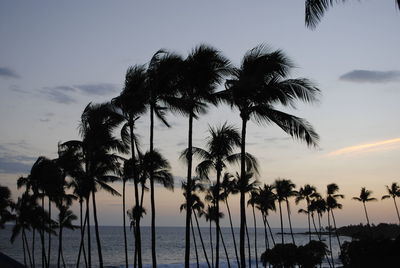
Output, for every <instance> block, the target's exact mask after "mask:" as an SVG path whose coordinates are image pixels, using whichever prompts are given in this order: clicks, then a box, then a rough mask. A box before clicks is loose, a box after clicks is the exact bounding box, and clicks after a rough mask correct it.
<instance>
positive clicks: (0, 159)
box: [0, 141, 36, 174]
mask: <svg viewBox="0 0 400 268" xmlns="http://www.w3.org/2000/svg"><path fill="white" fill-rule="evenodd" d="M27 147H29V146H28V145H27V144H26V142H25V141H19V142H16V143H7V144H5V145H0V173H11V174H14V173H16V174H18V173H28V172H29V171H30V169H31V167H32V164H33V163H34V161H35V160H36V158H35V157H31V156H27V155H25V154H23V153H21V152H18V151H21V150H22V151H23V150H26V148H27ZM12 148H16V149H17V151H16V150H14V149H12Z"/></svg>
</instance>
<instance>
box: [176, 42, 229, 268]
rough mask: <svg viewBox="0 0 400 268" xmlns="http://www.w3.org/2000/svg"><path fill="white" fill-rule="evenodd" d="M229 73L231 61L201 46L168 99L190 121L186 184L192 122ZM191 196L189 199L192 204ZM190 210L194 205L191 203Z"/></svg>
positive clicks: (187, 253)
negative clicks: (175, 92) (175, 90)
mask: <svg viewBox="0 0 400 268" xmlns="http://www.w3.org/2000/svg"><path fill="white" fill-rule="evenodd" d="M229 71H230V66H229V61H228V60H227V59H226V58H225V57H224V56H222V55H221V53H220V52H219V51H217V50H216V49H214V48H212V47H210V46H207V45H199V46H197V47H196V48H194V49H193V50H192V51H191V53H190V54H189V55H188V56H187V58H186V59H185V61H184V62H183V63H182V67H181V71H180V81H179V86H178V88H179V92H178V93H177V94H176V96H174V98H169V100H168V102H169V106H170V108H171V109H172V111H177V112H179V113H181V114H183V115H186V116H188V117H189V130H188V146H187V148H188V150H187V155H186V158H187V163H188V166H187V184H188V185H190V184H191V180H192V154H193V151H192V150H193V145H192V136H193V119H197V118H198V117H199V115H200V114H204V113H206V112H207V103H208V102H215V97H214V95H213V93H214V91H215V89H216V87H217V86H218V85H219V84H220V83H221V82H222V79H223V78H224V76H225V75H227V74H228V73H229ZM190 194H191V193H190V192H188V194H187V195H186V198H187V200H188V201H189V202H190V201H191V198H190ZM188 206H189V207H191V205H190V204H189V203H188ZM191 213H192V211H191V210H190V209H187V210H186V223H185V226H186V231H185V268H189V259H190V219H191Z"/></svg>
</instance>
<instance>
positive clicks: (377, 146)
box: [327, 138, 400, 156]
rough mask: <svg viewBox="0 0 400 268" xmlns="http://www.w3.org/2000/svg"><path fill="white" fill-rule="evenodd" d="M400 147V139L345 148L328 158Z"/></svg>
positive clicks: (329, 154) (334, 152) (331, 153)
mask: <svg viewBox="0 0 400 268" xmlns="http://www.w3.org/2000/svg"><path fill="white" fill-rule="evenodd" d="M399 145H400V138H396V139H390V140H383V141H378V142H374V143H367V144H360V145H354V146H349V147H345V148H342V149H339V150H336V151H333V152H330V153H328V154H327V156H338V155H349V154H355V153H368V152H377V151H385V150H390V149H393V148H396V147H398V146H399Z"/></svg>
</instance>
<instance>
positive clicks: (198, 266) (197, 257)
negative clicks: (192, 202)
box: [190, 219, 200, 268]
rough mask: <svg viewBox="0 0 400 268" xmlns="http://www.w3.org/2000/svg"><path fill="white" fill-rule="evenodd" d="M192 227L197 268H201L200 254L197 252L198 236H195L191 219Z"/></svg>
mask: <svg viewBox="0 0 400 268" xmlns="http://www.w3.org/2000/svg"><path fill="white" fill-rule="evenodd" d="M190 227H191V229H192V236H193V243H194V252H195V253H196V264H197V268H200V264H199V253H198V252H197V244H196V236H195V235H194V228H193V219H190Z"/></svg>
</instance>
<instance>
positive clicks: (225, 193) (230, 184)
mask: <svg viewBox="0 0 400 268" xmlns="http://www.w3.org/2000/svg"><path fill="white" fill-rule="evenodd" d="M237 183H238V180H237V179H236V178H235V177H234V176H233V175H231V174H230V173H225V174H224V177H223V179H222V183H221V188H222V193H221V199H222V200H224V201H225V205H226V210H227V211H228V216H229V223H230V226H231V234H232V241H233V247H234V249H235V256H236V261H237V265H238V267H240V261H239V255H238V252H237V246H236V238H235V232H234V230H233V223H232V215H231V209H230V207H229V202H228V198H229V196H230V195H231V194H237V193H239V188H238V185H237Z"/></svg>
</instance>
